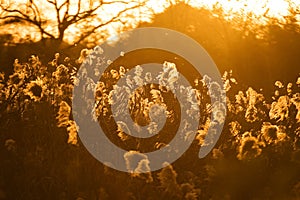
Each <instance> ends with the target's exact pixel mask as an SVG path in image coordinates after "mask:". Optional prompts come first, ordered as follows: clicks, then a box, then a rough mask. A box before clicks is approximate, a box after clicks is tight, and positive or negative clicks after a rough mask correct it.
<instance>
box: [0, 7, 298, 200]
mask: <svg viewBox="0 0 300 200" xmlns="http://www.w3.org/2000/svg"><path fill="white" fill-rule="evenodd" d="M55 2H56V1H49V4H53V5H55ZM65 2H66V3H65V4H61V5H60V6H59V7H61V8H63V7H64V6H67V3H68V2H69V1H65ZM99 2H100V1H99ZM30 5H32V6H34V4H30ZM99 5H100V4H99ZM1 6H3V5H2V4H1ZM56 7H57V6H56ZM34 9H35V8H33V9H32V12H34ZM185 9H187V10H188V11H186V12H183V11H184V10H185ZM87 13H89V12H87ZM170 13H171V14H170ZM172 13H173V14H172ZM178 13H185V17H186V19H185V20H182V19H181V20H180V18H182V16H180V17H178ZM78 14H79V13H78ZM91 14H92V13H91ZM221 14H222V12H219V15H221ZM170 15H171V16H172V20H171V21H170V20H169V18H168V17H167V16H170ZM64 16H65V17H66V19H65V20H67V21H68V20H70V19H72V17H71V18H70V17H68V16H67V15H64ZM82 16H83V14H82V13H81V14H80V15H78V16H77V19H79V18H80V17H82ZM194 16H199V17H198V18H197V20H195V19H194ZM78 17H79V18H78ZM223 18H224V16H223V17H222V16H221V17H215V16H213V15H212V14H211V13H209V11H207V10H203V9H200V10H199V9H194V8H191V7H189V6H186V5H182V4H180V5H177V6H173V7H170V8H169V9H168V10H166V11H165V12H164V13H162V14H159V15H157V16H156V17H155V18H154V19H153V22H152V24H151V26H163V27H167V28H172V29H176V30H179V31H181V32H183V33H186V34H188V35H190V36H191V37H193V38H195V39H196V40H197V41H199V42H200V43H201V44H203V46H204V47H205V48H206V49H207V50H208V51H209V53H210V54H211V55H212V57H213V58H214V60H216V62H217V64H218V66H219V67H220V68H221V71H222V73H223V80H224V86H223V87H224V88H225V90H226V92H227V94H226V95H227V116H226V118H225V119H223V118H222V117H220V120H225V125H224V129H223V132H222V135H221V138H220V139H219V141H218V143H217V145H216V146H215V148H214V149H213V150H212V152H211V153H210V154H209V155H208V156H207V157H205V158H203V159H199V158H198V152H199V148H200V145H201V144H203V137H204V136H205V134H206V131H207V126H208V125H209V124H210V121H209V116H210V114H211V109H212V105H210V101H209V96H208V94H207V90H208V87H210V85H206V84H204V82H203V79H207V78H208V77H196V76H195V77H194V76H193V74H192V73H189V72H186V73H187V77H188V78H189V79H191V80H192V82H193V83H194V85H193V87H194V88H195V89H196V90H197V91H198V93H199V94H201V95H200V96H201V98H199V99H198V100H199V106H200V108H201V112H202V113H201V114H202V115H201V119H200V125H199V130H198V133H197V136H196V138H195V139H194V142H193V144H192V145H191V147H190V148H189V150H188V151H187V152H186V153H185V154H184V155H183V156H182V157H181V158H180V159H178V160H177V161H176V162H175V163H173V164H172V165H167V163H166V166H165V167H164V168H163V169H161V170H159V171H155V172H151V173H140V174H139V173H123V172H119V171H116V170H113V169H111V168H109V167H108V166H106V165H103V164H102V163H100V162H98V161H97V160H96V159H95V158H93V157H92V156H91V154H90V153H89V152H88V151H87V150H86V149H85V147H84V146H83V144H82V143H81V141H80V138H79V137H78V136H77V129H76V123H75V122H74V120H73V116H72V112H71V111H72V90H73V88H74V84H76V81H77V79H76V73H77V71H78V69H79V67H80V66H81V64H82V62H83V61H84V60H85V59H86V57H87V56H88V55H89V52H90V50H88V49H83V50H81V51H78V52H76V54H73V55H72V56H73V57H67V56H66V55H65V54H64V53H55V54H52V55H51V57H52V58H51V57H47V56H45V57H44V59H43V60H41V59H40V58H39V56H37V55H32V56H31V57H29V59H27V60H19V59H14V63H13V64H12V70H11V72H5V73H4V72H1V73H0V127H1V128H0V160H1V162H0V199H32V200H34V199H61V200H63V199H77V200H80V199H101V200H102V199H128V200H129V199H149V200H150V199H189V200H192V199H295V200H296V199H300V170H299V169H300V126H299V125H300V76H299V66H298V65H299V62H298V55H297V54H298V50H297V49H298V47H299V45H300V39H299V38H300V34H299V32H298V31H299V26H298V25H297V21H296V22H295V21H293V20H291V21H290V22H291V23H285V24H284V25H281V24H280V23H278V22H274V23H273V24H268V25H265V26H263V28H262V30H264V31H263V37H262V38H261V37H257V34H255V30H254V29H248V28H247V31H241V30H240V29H237V27H236V26H235V25H236V22H234V21H228V20H223ZM29 19H31V18H29ZM62 19H64V18H62ZM177 20H178V21H177ZM183 22H188V23H187V24H185V23H183ZM172 23H173V24H172ZM140 26H150V25H149V24H141V25H140ZM203 27H206V29H203ZM221 27H222V28H221ZM214 30H224V31H221V33H220V32H217V31H214ZM251 30H252V31H251ZM87 31H88V30H87ZM41 33H42V32H41ZM224 34H225V35H224ZM42 36H43V37H44V36H47V34H46V33H42ZM53 37H55V38H56V37H59V34H58V35H55V36H53ZM226 38H228V39H229V40H226ZM96 48H97V47H96ZM56 50H57V49H53V51H56ZM98 50H99V49H98ZM258 52H259V53H258ZM260 52H263V53H260ZM41 53H43V52H41ZM146 53H147V52H146ZM148 53H149V52H148ZM150 53H151V52H150ZM152 53H153V52H152ZM154 54H155V52H154ZM156 54H157V52H156ZM150 55H152V54H150ZM134 56H135V57H143V56H141V55H136V54H135V55H134ZM164 56H166V57H168V56H169V58H170V57H172V55H169V54H168V53H165V54H163V53H161V52H160V53H159V57H160V58H159V59H160V60H161V63H162V64H163V63H165V62H164V61H165V60H163V59H165V57H164ZM78 57H79V58H78ZM125 57H126V56H125ZM46 59H48V60H46ZM168 61H169V60H168ZM171 61H172V62H173V61H174V60H171ZM180 62H184V61H183V60H180V59H179V60H177V61H174V64H175V66H176V67H177V68H178V70H179V71H180V70H182V69H181V68H180ZM6 64H7V63H6ZM127 64H128V63H127ZM129 65H130V64H128V66H126V65H124V66H121V65H115V66H113V67H114V68H109V69H108V70H107V71H105V73H104V74H103V75H102V78H101V79H100V82H99V83H98V85H97V86H98V87H97V93H96V94H97V95H96V100H97V101H98V103H99V104H98V105H99V107H98V108H97V112H96V113H97V116H98V120H99V122H100V124H101V126H104V127H106V130H107V135H108V136H109V138H110V139H111V141H113V142H114V143H115V144H118V145H119V146H120V147H122V148H123V147H124V149H128V150H138V148H140V147H141V148H145V149H147V150H149V149H150V150H153V149H159V148H160V147H161V146H163V145H164V143H166V142H168V141H169V140H170V138H172V134H173V133H172V132H171V129H170V130H169V129H168V130H166V131H164V134H160V135H161V138H160V140H159V141H156V140H155V141H150V142H148V141H144V140H134V139H132V138H130V137H128V136H127V135H126V134H124V133H123V131H122V130H121V129H119V127H118V126H117V125H116V124H115V123H111V118H110V116H111V111H110V103H109V102H110V100H111V99H110V98H111V97H110V93H111V90H112V85H113V84H115V83H116V82H117V81H118V80H119V79H120V78H121V77H124V76H125V73H126V70H128V69H129V68H130V66H129ZM131 67H132V66H131ZM232 68H233V69H234V70H233V71H232V70H231V69H232ZM247 70H249V71H247ZM262 70H264V71H262ZM190 74H192V75H190ZM235 74H236V75H235ZM260 74H262V75H261V76H259V75H260ZM267 74H269V75H270V78H269V79H268V80H267V78H266V76H267ZM135 75H136V76H135V77H131V78H130V77H128V76H127V78H128V80H129V81H132V82H134V81H136V80H142V79H143V78H144V77H143V76H141V74H139V73H135ZM279 75H280V76H279ZM167 76H172V74H167ZM219 87H220V86H219ZM261 87H262V88H263V89H260V88H261ZM156 90H158V87H156V86H152V87H148V86H146V87H145V88H144V90H138V91H137V92H136V93H135V95H133V97H134V98H136V99H134V98H132V99H131V103H132V104H131V105H132V107H131V110H130V111H131V114H132V116H133V118H138V117H141V119H142V120H140V121H139V120H137V122H138V123H144V121H143V120H145V118H146V121H147V116H146V117H145V116H144V114H142V115H140V113H144V112H143V111H144V110H145V108H146V107H147V106H144V105H143V103H141V104H139V105H138V106H137V104H135V103H133V102H134V101H138V102H141V100H143V98H144V97H143V96H142V95H143V94H145V93H147V92H148V93H151V92H152V93H151V94H155V95H156V96H155V95H154V96H155V97H156V98H157V99H164V98H166V97H169V96H168V95H169V93H168V92H169V91H165V93H163V92H162V93H157V92H156ZM146 95H149V94H146ZM154 99H155V98H154ZM154 99H151V100H152V101H154ZM168 101H172V104H174V106H173V108H174V110H175V111H176V109H178V105H177V104H178V102H176V100H174V99H172V98H167V100H166V101H165V104H167V102H168ZM176 106H177V107H176ZM146 114H147V113H146ZM173 117H174V115H173ZM171 119H173V118H171ZM176 120H177V121H178V119H177V118H176V117H174V121H173V122H172V123H171V124H173V125H174V124H176V123H177V121H176ZM171 121H172V120H171ZM155 139H157V138H155ZM143 145H144V146H143ZM145 145H146V146H145ZM126 156H127V161H128V165H130V164H131V163H130V162H131V161H130V156H132V155H131V153H128V154H127V155H126ZM133 156H134V155H133ZM146 167H149V163H147V160H146V159H143V162H141V163H139V165H138V166H136V167H134V168H132V171H134V172H139V171H143V169H145V168H146ZM150 167H151V165H150Z"/></svg>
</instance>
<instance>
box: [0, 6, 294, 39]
mask: <svg viewBox="0 0 300 200" xmlns="http://www.w3.org/2000/svg"><path fill="white" fill-rule="evenodd" d="M27 1H28V2H29V0H2V4H3V3H4V4H5V3H6V4H9V5H14V6H15V8H20V3H21V4H26V3H27ZM57 1H58V2H61V3H62V2H63V1H64V0H57ZM123 1H125V2H128V3H126V4H124V3H120V4H118V3H114V4H112V5H105V6H103V7H102V8H101V9H100V10H99V12H98V15H99V16H101V17H100V18H101V20H104V21H105V20H106V19H109V17H110V16H111V15H113V14H115V13H117V12H118V11H119V10H122V9H123V8H124V6H130V5H131V3H132V1H131V0H123ZM141 1H142V0H141ZM173 1H174V0H173ZM0 2H1V0H0ZM34 2H36V4H37V5H38V6H39V7H40V8H41V10H42V12H41V13H42V15H43V16H44V17H45V18H46V19H48V20H51V19H56V14H55V12H53V7H51V6H52V5H51V4H49V3H47V1H46V0H35V1H34ZM71 2H73V3H72V6H71V7H70V11H71V13H72V12H74V13H75V12H76V10H77V0H71ZM86 2H87V3H85V4H84V5H83V8H82V9H84V7H85V6H86V7H88V6H89V5H90V3H89V2H93V0H90V1H88V0H87V1H86ZM94 2H96V1H94ZM170 2H172V0H149V1H147V4H146V6H145V7H143V8H140V9H136V10H135V11H134V12H131V14H132V15H133V16H135V17H134V18H132V20H131V21H130V22H131V23H132V24H133V25H132V26H133V27H134V26H135V25H136V24H137V23H138V21H150V19H151V14H149V8H152V9H153V10H154V11H155V12H156V13H160V12H163V11H164V9H165V8H167V7H168V6H169V4H170ZM185 2H186V3H188V4H190V5H191V6H193V7H197V8H200V7H205V8H208V9H212V8H213V7H214V5H216V4H217V5H218V6H219V7H221V8H222V9H223V11H224V13H225V14H226V16H227V17H228V18H229V19H230V18H234V17H236V16H239V17H240V18H246V17H247V16H249V14H252V18H253V20H255V21H256V22H255V23H264V22H265V21H264V18H262V17H261V16H262V15H263V14H264V13H266V11H268V12H267V15H268V16H270V17H275V18H278V19H280V20H282V19H284V16H286V15H289V8H290V7H293V8H294V9H295V10H296V9H299V10H300V1H299V0H185ZM62 12H64V10H62ZM141 13H142V14H141ZM145 13H148V14H145ZM299 17H300V16H299ZM137 19H138V20H137ZM170 20H172V19H170ZM299 21H300V19H299ZM97 23H99V21H98V22H97V21H91V22H89V25H91V26H93V25H94V24H97ZM119 26H120V24H118V23H115V24H112V25H111V27H110V28H108V27H106V30H108V32H109V34H114V33H115V32H117V31H118V29H119V28H120V27H119ZM53 27H55V26H51V24H50V25H49V27H48V30H49V31H50V32H53V31H56V30H55V29H54V28H53ZM22 28H23V30H24V27H22ZM55 28H56V27H55ZM29 29H30V27H26V30H29ZM2 30H3V29H2ZM5 30H6V32H13V31H17V32H18V33H19V34H21V36H20V37H21V38H25V37H26V34H27V35H28V34H29V35H31V37H33V35H35V30H34V29H30V31H21V32H20V31H18V30H17V29H16V27H15V26H14V27H6V28H5ZM79 31H80V29H79V28H78V27H77V29H76V27H70V28H69V29H68V30H67V35H68V38H67V39H68V40H69V41H72V35H73V36H75V35H76V34H78V32H79ZM3 32H4V31H3Z"/></svg>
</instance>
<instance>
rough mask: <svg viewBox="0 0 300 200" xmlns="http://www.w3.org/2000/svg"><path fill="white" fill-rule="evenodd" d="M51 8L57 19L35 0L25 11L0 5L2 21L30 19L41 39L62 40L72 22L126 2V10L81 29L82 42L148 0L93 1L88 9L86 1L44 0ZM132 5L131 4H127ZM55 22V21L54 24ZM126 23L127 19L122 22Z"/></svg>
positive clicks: (95, 17) (30, 2)
mask: <svg viewBox="0 0 300 200" xmlns="http://www.w3.org/2000/svg"><path fill="white" fill-rule="evenodd" d="M44 1H45V2H46V3H47V4H48V5H49V7H50V8H51V9H53V13H55V15H56V16H55V19H54V21H53V19H51V18H47V16H44V15H41V13H42V11H41V7H40V4H39V3H40V2H37V1H35V0H29V2H28V3H27V4H26V9H24V10H23V8H24V7H22V5H25V4H20V5H21V6H19V7H12V5H7V6H6V5H3V4H0V11H2V13H0V20H6V19H18V20H20V21H23V22H27V23H29V24H31V25H33V26H35V27H36V28H37V29H38V30H39V32H40V34H41V38H42V39H43V38H52V39H57V40H60V41H63V39H64V35H65V32H66V30H67V29H68V28H69V27H70V26H71V25H76V24H83V23H84V22H86V21H89V20H93V19H95V20H99V19H98V16H99V12H98V11H99V9H101V7H102V6H104V5H113V4H115V5H123V6H124V9H122V10H121V11H119V12H117V13H115V14H114V16H112V17H111V18H110V19H109V20H107V21H104V22H102V23H100V24H99V25H97V26H94V27H89V28H88V29H87V30H82V31H83V34H82V35H81V37H80V38H79V40H78V41H77V42H76V43H78V42H81V41H83V40H84V39H86V38H87V37H89V36H90V35H91V34H92V33H94V32H95V31H96V30H97V29H99V28H101V27H103V26H106V25H108V24H109V23H113V22H117V21H120V20H121V19H120V17H121V16H122V15H123V14H124V13H125V12H127V11H129V10H133V9H136V8H138V7H141V6H145V0H144V1H142V2H140V1H131V2H128V1H125V0H116V1H103V0H98V1H96V0H93V2H92V3H90V4H89V8H88V9H87V8H86V7H85V6H83V1H81V0H77V2H73V3H72V4H71V1H70V0H64V1H62V2H60V3H59V1H57V0H44ZM129 4H130V5H133V6H130V7H128V5H129ZM71 6H72V9H74V7H75V13H74V12H72V13H71ZM51 23H52V24H51ZM123 23H124V22H123ZM49 25H51V26H53V27H54V28H55V29H56V31H55V32H52V31H49V30H48V29H47V28H48V27H49Z"/></svg>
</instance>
